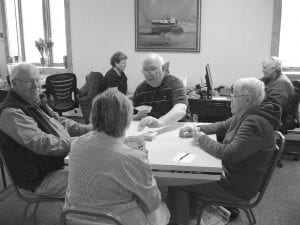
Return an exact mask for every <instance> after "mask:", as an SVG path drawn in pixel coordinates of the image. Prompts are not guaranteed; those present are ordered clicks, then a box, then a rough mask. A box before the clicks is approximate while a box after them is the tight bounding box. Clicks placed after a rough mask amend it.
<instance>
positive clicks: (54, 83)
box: [46, 73, 77, 107]
mask: <svg viewBox="0 0 300 225" xmlns="http://www.w3.org/2000/svg"><path fill="white" fill-rule="evenodd" d="M72 94H73V95H74V100H73V97H72ZM50 95H52V96H53V100H54V102H53V103H54V107H55V105H57V104H58V103H61V102H73V101H76V100H77V79H76V75H75V74H73V73H61V74H54V75H50V76H48V77H47V78H46V96H47V99H48V101H49V100H50ZM76 102H77V101H76Z"/></svg>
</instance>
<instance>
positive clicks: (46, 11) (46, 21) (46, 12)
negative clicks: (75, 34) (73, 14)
mask: <svg viewBox="0 0 300 225" xmlns="http://www.w3.org/2000/svg"><path fill="white" fill-rule="evenodd" d="M49 1H50V0H42V4H43V25H44V36H45V37H47V38H49V37H51V25H50V24H51V21H50V19H51V18H50V7H49ZM17 2H18V7H20V6H21V0H17ZM0 4H1V8H2V12H1V14H2V21H3V36H4V49H5V55H6V63H11V62H10V57H11V56H10V55H9V43H8V29H7V19H6V6H5V0H0ZM20 8H21V7H20ZM64 10H65V32H66V50H67V70H68V71H70V72H72V68H73V66H72V51H71V27H70V25H71V24H70V1H69V0H64ZM19 18H20V19H19V24H18V25H19V27H20V43H21V57H22V61H26V57H25V49H24V35H23V23H22V10H19ZM49 59H50V67H57V68H59V67H64V64H63V63H53V57H52V50H50V53H49ZM33 64H35V65H36V66H38V67H39V66H41V64H40V63H33Z"/></svg>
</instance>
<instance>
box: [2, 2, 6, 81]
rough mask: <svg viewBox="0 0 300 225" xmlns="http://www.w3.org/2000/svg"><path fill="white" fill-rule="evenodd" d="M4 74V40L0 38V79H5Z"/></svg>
mask: <svg viewBox="0 0 300 225" xmlns="http://www.w3.org/2000/svg"><path fill="white" fill-rule="evenodd" d="M0 33H2V34H3V21H2V4H1V2H0ZM6 74H7V68H6V58H5V45H4V38H3V37H0V78H5V75H6Z"/></svg>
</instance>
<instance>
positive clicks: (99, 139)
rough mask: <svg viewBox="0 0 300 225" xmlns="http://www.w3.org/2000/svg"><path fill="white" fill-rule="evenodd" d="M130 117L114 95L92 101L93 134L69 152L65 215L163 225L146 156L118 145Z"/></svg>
mask: <svg viewBox="0 0 300 225" xmlns="http://www.w3.org/2000/svg"><path fill="white" fill-rule="evenodd" d="M132 113H133V107H132V104H131V102H130V101H129V99H128V98H127V97H126V96H125V95H124V94H122V93H121V92H119V91H116V90H108V91H105V92H103V93H102V94H101V95H98V96H96V97H95V99H94V101H93V106H92V111H91V118H90V121H91V124H92V126H93V128H94V131H92V132H90V133H88V134H86V135H84V136H81V137H80V138H78V139H77V140H76V141H74V142H73V143H72V146H71V151H70V154H69V182H68V183H69V184H68V188H67V194H66V203H65V209H70V208H72V207H73V206H75V207H76V206H80V207H83V208H85V209H87V210H88V209H93V210H95V209H99V211H105V212H107V213H110V214H112V215H113V216H118V217H119V218H120V220H121V222H122V224H124V225H141V224H143V225H152V224H162V225H163V224H167V223H168V221H169V215H170V214H169V211H168V209H167V207H166V206H165V204H163V203H162V201H161V194H160V191H159V190H158V188H157V185H156V181H155V179H154V177H153V176H152V173H151V168H150V166H149V165H148V164H147V163H146V162H145V158H147V154H146V153H144V152H142V151H138V150H134V149H131V148H130V147H128V146H126V145H125V144H124V143H123V138H124V136H125V132H126V130H127V128H128V127H129V125H130V122H131V118H132ZM157 215H160V216H157ZM85 219H87V218H85ZM88 220H93V219H92V218H88ZM153 222H154V223H153Z"/></svg>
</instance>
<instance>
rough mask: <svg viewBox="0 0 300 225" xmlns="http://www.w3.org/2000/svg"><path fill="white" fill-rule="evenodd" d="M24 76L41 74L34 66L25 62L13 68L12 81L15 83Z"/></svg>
mask: <svg viewBox="0 0 300 225" xmlns="http://www.w3.org/2000/svg"><path fill="white" fill-rule="evenodd" d="M24 74H39V71H38V69H37V68H36V66H35V65H33V64H30V63H25V62H23V63H19V64H17V65H15V66H13V68H12V71H11V74H10V80H11V81H13V80H16V79H19V78H20V76H23V75H24Z"/></svg>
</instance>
